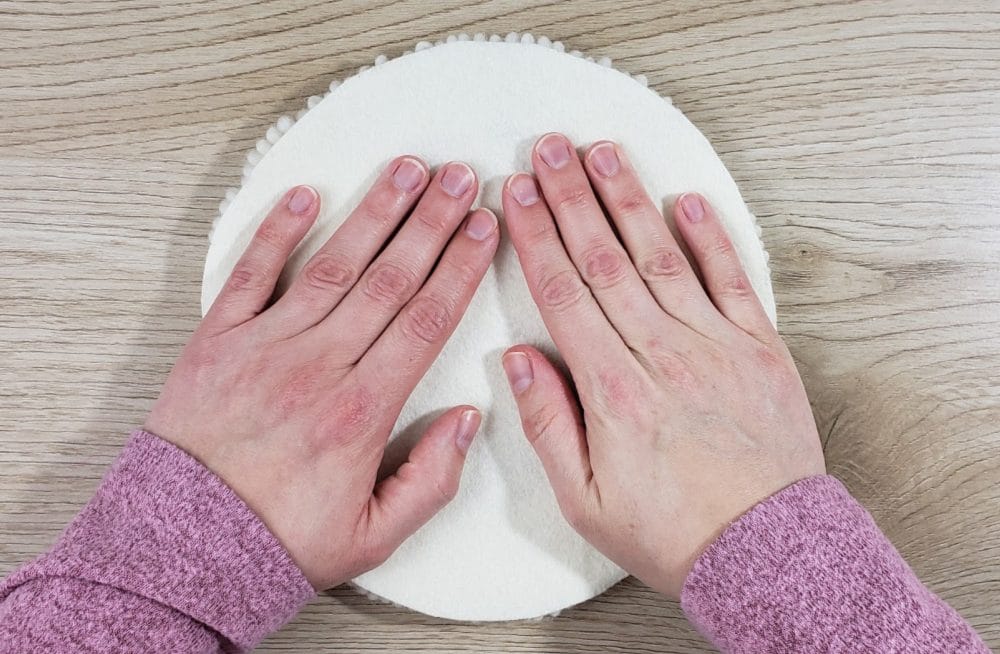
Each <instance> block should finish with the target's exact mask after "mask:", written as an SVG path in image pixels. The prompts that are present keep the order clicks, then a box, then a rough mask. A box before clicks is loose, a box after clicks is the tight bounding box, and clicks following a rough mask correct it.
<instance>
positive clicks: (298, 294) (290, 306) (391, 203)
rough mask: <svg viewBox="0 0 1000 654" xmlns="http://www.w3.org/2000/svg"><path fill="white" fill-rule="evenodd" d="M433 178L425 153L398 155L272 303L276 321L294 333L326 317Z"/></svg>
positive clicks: (281, 327) (278, 324)
mask: <svg viewBox="0 0 1000 654" xmlns="http://www.w3.org/2000/svg"><path fill="white" fill-rule="evenodd" d="M428 178H429V175H428V174H427V166H426V165H425V164H424V162H423V161H421V160H420V159H417V158H416V157H411V156H404V157H399V158H397V159H395V160H393V161H392V162H391V163H390V164H389V165H388V166H387V167H386V168H385V170H384V171H382V174H381V175H380V176H379V178H378V179H377V180H376V181H375V183H374V184H373V185H372V187H371V189H370V190H369V191H368V193H367V195H365V197H364V199H363V200H362V201H361V203H360V204H359V205H358V207H357V208H356V209H355V210H354V211H352V212H351V215H349V216H348V217H347V220H345V221H344V223H343V224H342V225H341V226H340V227H339V228H338V229H337V231H336V232H335V233H334V235H333V236H332V237H331V238H330V239H329V240H328V241H327V242H326V243H324V244H323V246H322V247H321V248H320V249H319V250H318V251H317V252H316V253H315V254H314V255H313V256H312V257H311V258H310V259H309V261H308V262H307V263H306V265H305V267H303V269H302V272H300V273H299V274H298V275H297V276H296V277H295V279H294V280H293V281H292V284H291V286H290V287H289V288H288V291H287V292H286V293H285V294H284V295H283V296H281V298H280V299H279V300H278V301H277V302H276V303H275V305H274V307H272V308H271V310H270V312H269V314H271V315H270V316H269V319H270V320H273V321H274V325H275V327H276V328H277V329H278V330H280V331H281V332H283V334H284V335H285V336H294V335H295V334H298V333H300V332H303V331H305V330H306V329H308V328H310V327H312V326H313V325H315V324H316V323H318V322H320V321H321V320H323V319H324V318H326V317H327V315H329V313H330V312H331V311H333V309H334V308H335V307H336V306H337V305H338V304H339V303H340V301H341V300H342V299H343V298H344V296H345V295H346V294H347V293H348V291H350V289H351V288H352V287H353V286H354V284H355V283H356V282H357V280H358V277H359V276H360V275H361V272H362V271H363V270H364V269H365V268H367V267H368V264H369V263H371V261H372V259H374V258H375V255H376V254H378V252H379V251H380V250H381V249H382V247H383V246H384V245H385V242H386V241H387V240H388V239H389V237H390V236H392V233H393V232H394V231H395V230H396V228H397V227H398V226H399V223H400V222H402V220H403V218H404V217H405V216H406V214H407V213H409V212H410V210H411V209H412V208H413V205H414V204H416V202H417V200H418V199H419V198H420V194H421V193H422V192H423V190H424V187H426V185H427V180H428Z"/></svg>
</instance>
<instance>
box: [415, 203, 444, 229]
mask: <svg viewBox="0 0 1000 654" xmlns="http://www.w3.org/2000/svg"><path fill="white" fill-rule="evenodd" d="M410 220H414V221H416V222H417V223H418V224H419V225H421V226H423V227H425V228H427V229H428V230H430V231H432V232H442V231H444V230H445V229H446V228H447V227H448V222H449V221H448V218H447V216H446V215H445V214H444V212H442V211H435V210H433V209H431V208H429V207H427V208H424V207H417V210H416V211H414V212H413V215H412V216H411V217H410Z"/></svg>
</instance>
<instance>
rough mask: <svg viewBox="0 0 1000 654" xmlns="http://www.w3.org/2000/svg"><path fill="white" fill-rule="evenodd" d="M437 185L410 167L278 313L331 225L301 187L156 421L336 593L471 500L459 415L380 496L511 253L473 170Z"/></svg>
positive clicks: (446, 418)
mask: <svg viewBox="0 0 1000 654" xmlns="http://www.w3.org/2000/svg"><path fill="white" fill-rule="evenodd" d="M428 177H429V174H428V171H427V168H426V166H425V165H424V164H423V162H421V161H419V160H417V159H414V158H412V157H401V158H399V159H396V160H395V161H393V162H392V163H391V164H390V165H389V167H388V168H387V169H386V171H385V172H384V173H383V174H382V175H381V176H380V177H379V179H378V180H377V181H376V182H375V185H374V186H373V187H372V189H371V190H370V192H369V193H368V195H367V197H365V199H364V200H363V201H362V202H361V204H360V206H358V208H357V209H356V210H355V211H354V212H353V213H352V214H351V216H350V217H349V218H348V219H347V221H346V222H345V223H344V224H343V225H342V226H341V227H340V229H339V230H337V232H336V234H334V235H333V237H332V238H331V239H330V240H329V241H328V242H327V243H326V244H325V245H324V246H323V247H322V248H321V249H320V250H319V252H317V253H316V255H315V256H313V257H312V259H311V260H310V261H309V262H308V263H307V265H306V266H305V268H304V269H303V270H302V272H301V274H300V275H298V277H297V278H296V279H295V280H294V281H293V282H292V284H291V286H290V288H289V290H288V292H287V293H285V294H284V295H283V296H282V297H281V298H280V299H278V300H277V301H276V302H274V303H273V305H270V306H269V301H270V298H271V296H272V293H273V292H274V289H275V285H276V283H277V281H278V276H279V274H280V273H281V270H282V268H283V267H284V265H285V262H286V260H287V258H288V256H289V255H290V253H291V252H292V250H293V249H294V248H295V247H296V245H297V244H298V243H299V241H300V240H301V239H302V238H303V237H304V236H305V234H306V232H307V231H308V230H309V228H310V226H311V225H312V224H313V222H314V221H315V219H316V216H317V214H318V212H319V197H318V195H317V194H316V192H315V191H314V190H313V189H311V188H309V187H305V186H300V187H297V188H294V189H292V190H290V191H289V192H288V194H287V195H285V197H284V199H283V200H281V202H280V204H279V205H278V206H277V207H275V208H274V210H273V211H272V212H271V214H270V215H269V216H268V217H267V218H266V219H265V220H264V221H263V223H262V224H261V226H260V228H259V229H258V230H257V233H256V235H255V236H254V238H253V240H252V242H251V243H250V245H249V247H248V248H247V250H246V252H245V253H244V254H243V256H242V258H241V259H240V261H239V263H238V264H237V265H236V267H235V269H234V270H233V273H232V275H231V276H230V278H229V280H228V282H227V284H226V286H225V287H224V288H223V290H222V292H221V293H220V294H219V296H218V298H217V299H216V300H215V303H214V304H213V305H212V308H211V310H210V311H209V312H208V314H207V315H206V316H205V319H204V321H203V322H202V324H201V326H200V327H199V328H198V330H197V331H196V332H195V334H194V336H193V337H192V339H191V341H190V342H189V343H188V345H187V347H186V348H185V350H184V352H183V354H182V355H181V357H180V359H179V360H178V362H177V364H176V366H175V367H174V370H173V372H171V374H170V377H169V378H168V380H167V383H166V386H165V387H164V389H163V393H162V395H161V396H160V398H159V400H158V401H157V402H156V404H155V406H154V408H153V410H152V413H151V414H150V416H149V418H148V420H147V421H146V425H145V426H146V429H147V430H148V431H150V432H152V433H154V434H157V435H158V436H160V437H161V438H165V439H167V440H169V441H171V442H173V443H175V444H177V445H178V446H180V447H181V448H183V449H184V450H186V451H187V452H189V453H190V454H192V455H193V456H194V457H196V458H197V459H198V460H200V461H201V462H202V463H203V464H204V465H205V466H207V467H208V468H210V469H211V470H213V471H214V472H215V473H216V474H218V475H219V476H220V477H221V478H222V479H223V480H225V482H226V483H227V484H229V486H230V487H231V488H232V489H233V490H234V491H235V492H236V493H237V494H238V495H239V496H240V497H241V498H242V499H243V500H244V501H245V502H246V503H247V504H248V505H249V506H250V508H251V509H253V510H254V511H255V512H256V513H257V515H258V516H259V517H260V518H261V519H262V520H263V521H264V523H265V524H266V525H267V526H268V527H269V528H270V530H271V531H272V532H273V533H274V535H275V536H277V538H278V540H280V541H281V543H282V544H283V545H284V546H285V548H286V549H287V550H288V551H289V553H290V554H291V557H292V559H293V560H294V561H295V563H296V564H297V565H298V566H299V567H300V568H301V569H302V571H303V572H304V573H305V576H306V578H307V579H308V580H309V581H310V582H311V583H312V585H313V586H314V587H315V588H316V589H318V590H321V589H324V588H328V587H331V586H334V585H337V584H339V583H341V582H344V581H346V580H348V579H351V578H353V577H355V576H357V575H358V574H361V573H362V572H365V571H367V570H369V569H371V568H373V567H375V566H377V565H378V564H380V563H381V562H382V561H384V560H385V559H386V558H387V557H388V556H389V555H390V554H391V553H392V552H393V551H394V550H395V549H396V548H397V547H398V546H399V545H400V543H402V542H403V540H404V539H406V538H407V537H408V536H409V535H410V534H412V533H413V532H414V531H416V529H417V528H418V527H420V525H422V524H423V523H424V522H426V521H427V520H428V519H429V518H430V517H431V516H432V515H434V513H436V512H437V511H438V510H439V509H440V508H441V507H442V506H444V505H445V504H446V503H447V502H448V501H449V500H450V499H451V498H452V497H453V496H454V495H455V493H456V492H457V490H458V485H459V480H460V477H461V473H462V465H463V462H464V459H465V452H466V450H467V448H468V447H469V444H470V442H471V440H472V438H473V436H474V434H475V432H476V430H477V429H478V427H479V422H480V416H479V413H478V412H477V411H476V410H475V409H474V408H473V407H468V406H465V407H455V408H453V409H451V410H450V411H448V412H447V413H445V414H444V415H442V416H441V417H440V418H439V419H438V420H437V421H435V422H434V423H433V424H432V425H431V426H430V428H429V429H428V431H427V433H426V435H425V436H424V437H423V439H422V440H421V441H420V442H419V443H418V444H417V445H416V447H415V448H414V449H413V451H412V452H411V453H410V456H409V460H408V461H407V462H406V463H404V464H403V465H402V466H401V467H400V468H399V470H398V471H396V473H395V474H394V475H392V476H390V477H387V478H386V479H384V480H382V481H381V482H380V483H378V484H376V474H377V471H378V467H379V463H380V462H381V460H382V455H383V450H384V448H385V445H386V442H387V439H388V437H389V432H390V430H391V429H392V426H393V424H394V422H395V420H396V417H397V416H398V415H399V411H400V410H401V409H402V407H403V404H404V403H405V401H406V399H407V397H408V396H409V395H410V393H411V392H412V390H413V388H414V386H415V385H416V384H417V382H418V381H419V380H420V378H421V377H422V376H423V375H424V373H425V372H426V371H427V369H428V367H429V366H430V365H431V362H433V361H434V359H435V357H436V356H437V355H438V353H439V352H440V351H441V348H442V347H443V346H444V343H445V341H446V340H447V338H448V336H449V335H450V334H451V333H452V331H453V330H454V328H455V327H456V325H457V324H458V322H459V319H460V318H461V316H462V314H463V313H464V311H465V309H466V307H467V305H468V303H469V301H470V299H471V298H472V295H473V293H474V292H475V290H476V288H477V287H478V285H479V282H480V280H481V279H482V277H483V274H484V273H485V272H486V269H487V268H488V267H489V264H490V261H491V260H492V258H493V254H494V252H495V251H496V247H497V243H498V241H499V238H498V231H497V223H496V217H495V216H494V215H493V214H492V213H490V212H489V211H487V210H484V209H480V210H477V211H474V212H472V213H471V214H468V216H467V212H468V211H469V207H470V205H471V204H472V201H473V199H474V198H475V196H476V186H477V183H476V179H475V175H474V174H473V172H472V170H471V169H470V168H469V167H468V166H466V165H465V164H460V163H452V164H448V165H447V166H445V167H444V168H443V169H442V170H441V171H440V172H438V174H437V176H436V177H435V178H434V179H433V180H432V181H430V183H429V184H428ZM425 188H426V191H425ZM418 200H419V202H418ZM414 205H416V208H413V207H414ZM411 209H413V212H412V215H410V217H409V218H407V219H406V220H405V224H404V225H403V226H402V227H401V228H400V230H399V233H398V235H396V236H395V237H394V238H392V239H391V241H390V242H389V243H388V245H385V249H384V250H383V245H384V244H385V242H386V241H387V240H389V238H390V236H391V235H392V234H393V233H394V231H395V230H396V228H397V227H398V226H399V224H400V223H401V222H402V221H403V220H404V217H406V216H407V214H408V213H409V212H410V210H411ZM460 223H461V227H459V224H460ZM456 230H457V231H456ZM442 250H444V254H443V255H442V254H441V252H442ZM439 256H440V261H438V258H439ZM435 262H437V263H436V264H435ZM432 269H433V271H432Z"/></svg>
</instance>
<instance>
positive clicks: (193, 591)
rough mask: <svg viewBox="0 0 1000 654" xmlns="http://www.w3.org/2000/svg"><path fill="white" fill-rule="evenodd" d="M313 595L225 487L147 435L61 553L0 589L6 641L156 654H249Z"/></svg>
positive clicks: (0, 625)
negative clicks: (222, 653)
mask: <svg viewBox="0 0 1000 654" xmlns="http://www.w3.org/2000/svg"><path fill="white" fill-rule="evenodd" d="M312 595H313V589H312V587H311V586H310V585H309V583H308V582H307V581H306V580H305V578H304V577H303V576H302V573H301V572H300V571H299V570H298V568H297V567H295V565H294V563H292V561H291V559H290V558H289V556H288V554H287V552H286V551H285V550H284V549H283V548H282V546H281V544H280V543H279V542H278V541H277V540H276V539H275V538H274V536H273V535H272V534H271V533H270V532H268V530H267V529H266V527H265V526H264V525H263V523H261V522H260V520H259V519H257V517H256V516H255V515H254V514H253V513H252V512H251V511H250V509H249V508H248V507H247V506H246V505H245V504H244V503H243V502H242V501H241V500H240V499H239V498H238V497H237V496H236V495H235V494H234V493H233V492H232V491H231V490H230V489H229V488H228V487H227V486H226V485H225V484H223V483H222V481H221V480H219V479H218V478H217V477H216V476H215V475H214V474H212V473H211V472H210V471H209V470H208V469H206V468H205V467H203V466H202V465H201V464H199V463H198V462H197V461H195V460H194V459H193V458H191V457H190V456H188V455H187V454H185V453H184V452H183V451H181V450H179V449H178V448H176V447H174V446H173V445H171V444H169V443H167V442H166V441H163V440H161V439H159V438H157V437H155V436H152V435H150V434H147V433H144V432H136V433H135V434H134V435H133V438H132V440H131V441H130V442H129V444H128V445H127V446H126V448H125V450H124V451H123V453H122V455H121V457H120V458H119V459H118V461H117V462H116V463H115V465H114V466H113V467H112V469H111V470H110V471H109V473H108V475H107V476H106V477H105V479H104V481H103V482H102V484H101V486H100V488H99V489H98V491H97V493H96V494H95V496H94V498H93V499H92V500H91V502H90V503H89V504H88V505H87V506H86V508H84V510H83V511H81V513H80V514H79V515H78V516H77V517H76V519H74V521H73V522H72V523H71V524H70V526H69V527H68V528H67V529H66V531H65V532H64V533H63V535H62V536H61V537H60V538H59V540H58V541H57V543H56V544H55V546H54V547H53V548H52V550H51V551H50V552H49V553H47V554H45V555H43V556H42V557H40V558H39V559H37V560H36V561H34V562H32V563H30V564H28V565H27V566H25V567H23V568H21V569H20V570H18V571H17V572H15V573H14V574H13V575H11V576H10V577H9V578H8V579H6V580H5V581H4V582H3V584H0V634H2V635H3V636H4V638H2V639H0V642H4V643H18V642H24V643H30V644H31V646H30V647H34V648H35V649H34V650H32V649H31V648H30V647H29V649H28V650H27V651H45V652H62V651H73V652H78V651H95V652H97V651H101V652H105V651H136V652H139V651H142V652H146V651H151V650H150V648H148V647H145V646H144V643H146V642H148V641H149V639H153V640H154V641H155V642H156V643H157V646H156V647H155V648H153V649H156V650H161V651H172V652H214V651H226V652H228V651H246V650H248V649H250V648H252V647H253V646H254V645H256V644H257V643H258V642H259V641H260V640H261V639H262V638H264V636H266V635H267V634H268V633H270V632H272V631H274V630H276V629H278V628H279V627H280V626H281V625H282V624H284V623H285V622H286V621H287V620H288V619H290V618H291V617H292V616H293V615H295V613H296V612H297V611H298V610H299V609H300V608H301V606H302V605H303V604H304V603H305V602H306V601H307V600H308V599H309V598H310V597H311V596H312ZM39 642H46V643H47V645H46V646H44V647H41V646H39V645H38V644H37V643H39ZM163 643H170V644H171V646H170V647H167V646H165V645H164V644H163ZM15 651H25V650H23V649H16V650H15Z"/></svg>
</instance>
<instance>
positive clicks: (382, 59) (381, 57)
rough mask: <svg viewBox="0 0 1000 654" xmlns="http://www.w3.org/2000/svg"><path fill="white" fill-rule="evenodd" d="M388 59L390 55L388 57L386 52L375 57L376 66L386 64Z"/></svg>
mask: <svg viewBox="0 0 1000 654" xmlns="http://www.w3.org/2000/svg"><path fill="white" fill-rule="evenodd" d="M387 61H389V57H386V56H385V55H384V54H381V55H379V56H377V57H375V65H376V66H381V65H382V64H384V63H385V62H387Z"/></svg>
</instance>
